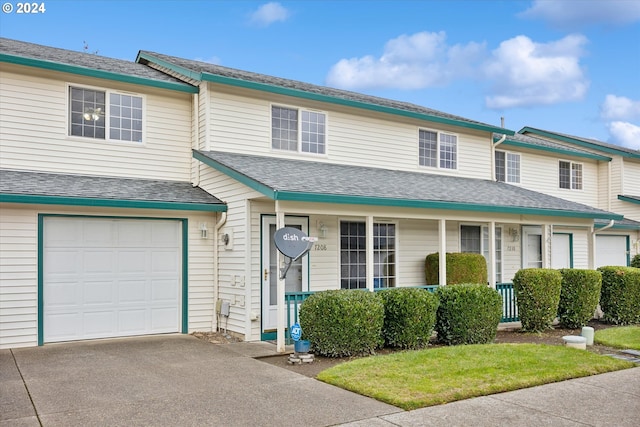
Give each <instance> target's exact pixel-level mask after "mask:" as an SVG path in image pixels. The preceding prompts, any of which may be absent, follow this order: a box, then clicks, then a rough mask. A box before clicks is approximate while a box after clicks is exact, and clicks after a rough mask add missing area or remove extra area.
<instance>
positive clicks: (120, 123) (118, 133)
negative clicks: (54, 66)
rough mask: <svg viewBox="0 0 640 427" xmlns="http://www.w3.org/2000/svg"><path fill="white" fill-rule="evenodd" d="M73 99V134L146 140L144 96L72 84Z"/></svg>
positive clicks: (71, 126) (70, 95)
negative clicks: (143, 111)
mask: <svg viewBox="0 0 640 427" xmlns="http://www.w3.org/2000/svg"><path fill="white" fill-rule="evenodd" d="M69 99H70V102H69V117H70V126H69V135H71V136H80V137H85V138H95V139H109V140H116V141H133V142H142V97H140V96H135V95H128V94H121V93H116V92H110V91H104V90H95V89H87V88H79V87H69ZM107 99H108V100H109V102H108V104H107V103H106V100H107ZM106 129H108V130H109V131H108V132H106Z"/></svg>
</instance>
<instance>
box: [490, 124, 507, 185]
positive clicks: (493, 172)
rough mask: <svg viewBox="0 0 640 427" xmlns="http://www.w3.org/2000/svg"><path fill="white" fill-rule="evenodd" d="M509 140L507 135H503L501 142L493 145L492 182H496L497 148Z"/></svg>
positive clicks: (498, 141)
mask: <svg viewBox="0 0 640 427" xmlns="http://www.w3.org/2000/svg"><path fill="white" fill-rule="evenodd" d="M505 139H507V134H506V133H503V134H502V136H501V137H500V139H499V140H497V141H496V142H494V143H493V144H491V180H492V181H495V180H496V147H497V146H498V145H500V144H502V143H503V142H504V141H505Z"/></svg>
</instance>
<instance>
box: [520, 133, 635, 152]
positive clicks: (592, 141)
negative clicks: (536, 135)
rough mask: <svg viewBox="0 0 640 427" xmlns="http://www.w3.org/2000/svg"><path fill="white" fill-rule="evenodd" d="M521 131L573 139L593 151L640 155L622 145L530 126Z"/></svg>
mask: <svg viewBox="0 0 640 427" xmlns="http://www.w3.org/2000/svg"><path fill="white" fill-rule="evenodd" d="M523 130H529V131H540V132H543V133H547V134H551V135H557V136H559V137H562V138H569V139H575V140H577V141H581V142H584V143H587V144H590V145H594V146H596V147H594V149H597V147H598V146H599V147H603V148H608V149H611V150H616V151H620V152H623V153H628V154H631V155H633V156H638V155H640V150H634V149H632V148H627V147H623V146H622V145H615V144H609V143H606V142H602V141H598V140H597V139H591V138H583V137H581V136H575V135H569V134H566V133H560V132H554V131H550V130H544V129H539V128H534V127H531V126H527V127H525V128H523V129H521V130H520V131H519V132H522V131H523Z"/></svg>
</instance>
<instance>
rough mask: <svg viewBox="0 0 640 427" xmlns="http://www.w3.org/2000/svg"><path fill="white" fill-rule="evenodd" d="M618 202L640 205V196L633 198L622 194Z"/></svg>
mask: <svg viewBox="0 0 640 427" xmlns="http://www.w3.org/2000/svg"><path fill="white" fill-rule="evenodd" d="M618 200H622V201H623V202H629V203H636V204H639V205H640V196H632V195H631V194H620V195H618Z"/></svg>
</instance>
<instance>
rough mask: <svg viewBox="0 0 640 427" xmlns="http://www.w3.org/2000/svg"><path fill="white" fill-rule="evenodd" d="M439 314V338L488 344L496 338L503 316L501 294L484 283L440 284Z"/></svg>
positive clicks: (438, 294)
mask: <svg viewBox="0 0 640 427" xmlns="http://www.w3.org/2000/svg"><path fill="white" fill-rule="evenodd" d="M435 294H436V296H437V297H438V299H439V300H440V305H439V307H438V311H437V315H436V326H435V329H436V332H437V333H438V341H439V342H441V343H443V344H446V345H458V344H486V343H490V342H492V341H493V340H494V339H495V338H496V332H497V331H498V323H500V318H501V317H502V297H501V296H500V293H499V292H498V291H496V290H495V289H491V288H489V287H488V286H487V285H481V284H470V283H467V284H458V285H456V286H440V287H438V289H437V290H436V292H435Z"/></svg>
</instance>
